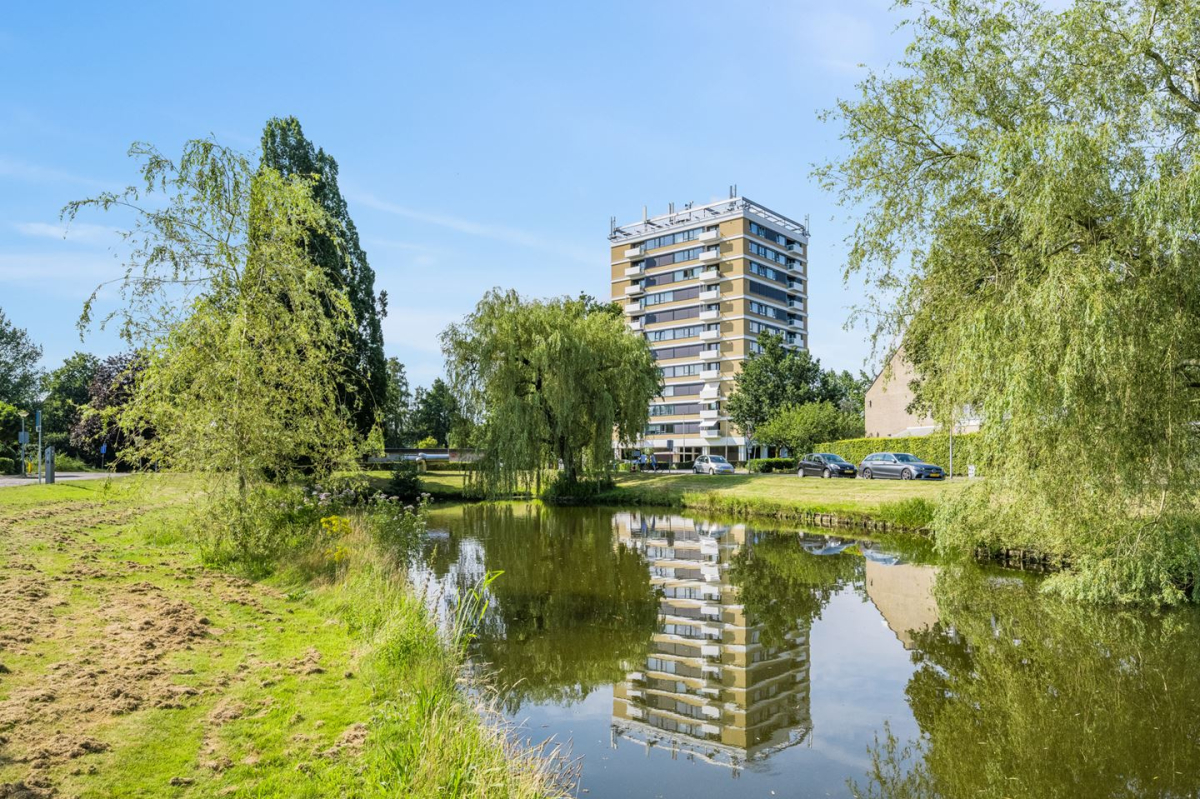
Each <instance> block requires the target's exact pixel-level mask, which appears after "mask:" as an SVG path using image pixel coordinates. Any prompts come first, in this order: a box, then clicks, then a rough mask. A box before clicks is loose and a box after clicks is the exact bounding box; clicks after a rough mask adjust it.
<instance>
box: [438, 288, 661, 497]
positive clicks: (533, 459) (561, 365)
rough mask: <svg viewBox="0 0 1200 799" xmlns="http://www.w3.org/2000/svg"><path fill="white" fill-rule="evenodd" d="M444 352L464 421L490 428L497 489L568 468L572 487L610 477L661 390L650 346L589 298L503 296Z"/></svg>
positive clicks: (486, 432)
mask: <svg viewBox="0 0 1200 799" xmlns="http://www.w3.org/2000/svg"><path fill="white" fill-rule="evenodd" d="M442 349H443V351H444V352H445V355H446V363H447V371H448V374H449V377H450V383H451V386H452V387H453V389H454V391H455V393H456V395H457V396H458V397H459V398H460V399H461V400H462V402H463V409H464V412H465V413H466V415H467V416H468V417H469V418H471V419H473V420H474V421H476V422H478V423H479V424H481V425H482V427H481V429H480V430H479V431H478V433H477V439H478V442H479V445H480V446H481V447H482V449H483V451H484V460H483V466H484V469H483V470H482V474H483V475H484V478H485V480H486V481H487V483H488V484H489V485H490V486H493V487H501V486H510V485H511V484H513V483H514V482H515V481H517V480H519V479H529V478H530V477H531V476H533V475H534V474H535V473H537V472H539V471H540V470H541V469H543V468H546V467H554V466H556V465H557V464H558V463H561V464H562V479H563V480H564V481H565V484H567V485H571V484H574V483H576V482H577V481H578V479H579V477H581V476H583V475H587V474H593V475H594V474H606V473H607V471H608V469H609V466H610V464H611V462H612V445H613V436H614V433H615V434H616V436H617V437H618V439H620V440H622V441H630V440H632V439H634V438H635V437H636V436H638V435H640V434H641V432H642V431H643V430H644V429H645V426H646V423H647V420H648V418H649V404H650V400H651V399H652V398H653V397H655V396H657V395H658V393H659V392H660V390H661V382H662V381H661V375H660V373H659V370H658V368H657V366H656V365H655V363H654V358H653V355H652V354H651V352H650V348H649V346H648V345H647V344H646V341H645V339H643V338H642V337H641V336H638V335H635V334H634V333H633V332H632V331H630V330H629V329H628V328H627V327H626V325H625V323H624V320H622V319H621V317H620V315H619V314H616V313H613V309H612V308H611V307H610V306H608V305H600V304H597V303H595V302H592V301H589V299H588V298H586V297H580V298H577V299H576V298H557V299H552V300H525V299H522V298H521V297H520V296H519V295H518V294H517V293H516V292H515V291H501V290H499V289H495V290H493V291H491V292H488V293H487V294H486V295H484V297H483V299H482V300H480V301H479V304H478V305H477V306H476V308H475V311H474V312H473V313H472V314H471V315H469V316H468V317H467V318H466V319H465V320H463V322H461V323H460V324H456V325H451V326H450V327H449V328H447V329H446V331H445V332H444V333H443V334H442Z"/></svg>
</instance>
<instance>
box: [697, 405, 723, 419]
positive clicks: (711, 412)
mask: <svg viewBox="0 0 1200 799" xmlns="http://www.w3.org/2000/svg"><path fill="white" fill-rule="evenodd" d="M719 418H721V412H720V411H719V410H717V409H716V408H705V409H704V410H702V411H700V420H701V421H704V422H715V421H717V419H719Z"/></svg>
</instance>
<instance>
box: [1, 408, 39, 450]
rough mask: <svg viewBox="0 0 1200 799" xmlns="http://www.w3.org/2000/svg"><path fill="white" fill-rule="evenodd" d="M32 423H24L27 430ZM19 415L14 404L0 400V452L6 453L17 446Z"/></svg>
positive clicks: (19, 428) (19, 430)
mask: <svg viewBox="0 0 1200 799" xmlns="http://www.w3.org/2000/svg"><path fill="white" fill-rule="evenodd" d="M31 418H32V417H31ZM31 426H32V425H28V424H27V425H26V426H25V429H26V430H28V429H29V428H30V427H31ZM20 432H21V416H20V412H19V409H18V408H17V406H15V405H10V404H9V403H7V402H4V401H3V400H0V453H7V452H9V451H10V450H15V449H16V448H17V446H18V445H17V439H18V438H20Z"/></svg>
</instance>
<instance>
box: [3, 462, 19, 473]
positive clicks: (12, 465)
mask: <svg viewBox="0 0 1200 799" xmlns="http://www.w3.org/2000/svg"><path fill="white" fill-rule="evenodd" d="M16 473H17V462H16V461H14V460H13V459H12V458H0V474H16Z"/></svg>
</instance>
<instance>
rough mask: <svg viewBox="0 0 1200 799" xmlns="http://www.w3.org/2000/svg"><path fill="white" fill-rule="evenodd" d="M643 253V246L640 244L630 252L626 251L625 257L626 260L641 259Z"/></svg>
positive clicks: (629, 250) (630, 249)
mask: <svg viewBox="0 0 1200 799" xmlns="http://www.w3.org/2000/svg"><path fill="white" fill-rule="evenodd" d="M642 252H643V250H642V245H640V244H639V245H638V246H636V247H630V248H629V249H628V250H626V251H625V257H626V258H640V257H641V255H642Z"/></svg>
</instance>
